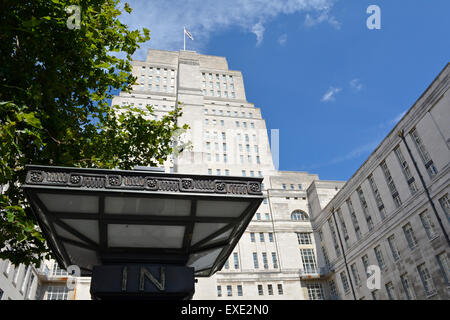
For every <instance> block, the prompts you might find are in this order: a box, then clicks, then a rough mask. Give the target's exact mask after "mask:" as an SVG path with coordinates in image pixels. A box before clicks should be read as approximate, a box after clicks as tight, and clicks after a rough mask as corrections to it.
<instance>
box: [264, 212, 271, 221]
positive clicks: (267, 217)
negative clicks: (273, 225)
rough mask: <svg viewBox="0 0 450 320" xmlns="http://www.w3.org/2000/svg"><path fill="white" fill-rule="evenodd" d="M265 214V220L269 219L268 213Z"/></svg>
mask: <svg viewBox="0 0 450 320" xmlns="http://www.w3.org/2000/svg"><path fill="white" fill-rule="evenodd" d="M265 215H266V221H269V220H270V215H269V214H268V213H266V214H265Z"/></svg>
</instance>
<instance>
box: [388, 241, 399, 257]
mask: <svg viewBox="0 0 450 320" xmlns="http://www.w3.org/2000/svg"><path fill="white" fill-rule="evenodd" d="M388 243H389V248H390V249H391V253H392V258H394V261H397V260H398V259H400V253H399V251H398V249H397V245H396V244H395V235H392V236H390V237H389V238H388Z"/></svg>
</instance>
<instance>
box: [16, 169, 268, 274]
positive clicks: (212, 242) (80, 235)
mask: <svg viewBox="0 0 450 320" xmlns="http://www.w3.org/2000/svg"><path fill="white" fill-rule="evenodd" d="M261 182H262V178H243V177H228V176H226V177H225V176H209V175H207V176H204V175H184V174H168V173H159V172H151V171H124V170H103V169H79V168H65V167H48V166H34V165H30V166H27V176H26V182H25V185H24V186H23V189H24V191H25V193H26V196H27V198H28V200H29V201H30V204H31V207H32V210H33V212H34V214H35V216H36V218H37V220H38V223H39V226H40V227H41V229H42V231H43V233H44V235H45V236H46V239H47V240H48V244H49V246H50V248H51V250H52V251H53V253H54V255H55V258H56V260H57V261H58V263H60V264H61V265H62V266H64V267H66V268H67V267H68V266H69V265H78V266H79V267H80V269H81V274H82V275H84V276H88V275H91V272H92V269H93V267H94V266H95V265H104V264H117V263H134V262H138V263H165V264H177V265H184V266H189V267H193V268H194V270H195V275H196V276H199V277H208V276H211V275H212V274H214V273H215V272H217V271H218V270H220V269H221V268H222V266H223V264H224V263H225V261H226V260H227V258H228V256H229V255H230V253H231V251H232V250H233V248H234V247H235V246H236V244H237V242H238V241H239V239H240V237H241V235H242V234H243V232H244V231H245V229H246V227H247V225H248V224H249V222H250V220H251V219H252V217H253V215H254V213H255V211H256V210H257V208H258V207H259V205H260V203H261V201H262V199H263V196H262V192H261Z"/></svg>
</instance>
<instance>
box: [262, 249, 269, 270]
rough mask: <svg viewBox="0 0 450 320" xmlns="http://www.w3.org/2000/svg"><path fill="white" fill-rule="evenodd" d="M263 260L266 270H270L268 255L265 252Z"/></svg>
mask: <svg viewBox="0 0 450 320" xmlns="http://www.w3.org/2000/svg"><path fill="white" fill-rule="evenodd" d="M262 258H263V265H264V269H269V262H268V261H267V253H265V252H263V253H262Z"/></svg>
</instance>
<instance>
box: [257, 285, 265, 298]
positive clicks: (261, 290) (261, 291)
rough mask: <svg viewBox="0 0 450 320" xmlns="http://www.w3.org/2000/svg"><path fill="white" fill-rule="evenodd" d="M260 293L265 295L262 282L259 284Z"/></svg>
mask: <svg viewBox="0 0 450 320" xmlns="http://www.w3.org/2000/svg"><path fill="white" fill-rule="evenodd" d="M258 294H259V295H260V296H262V295H264V291H263V286H262V284H258Z"/></svg>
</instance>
